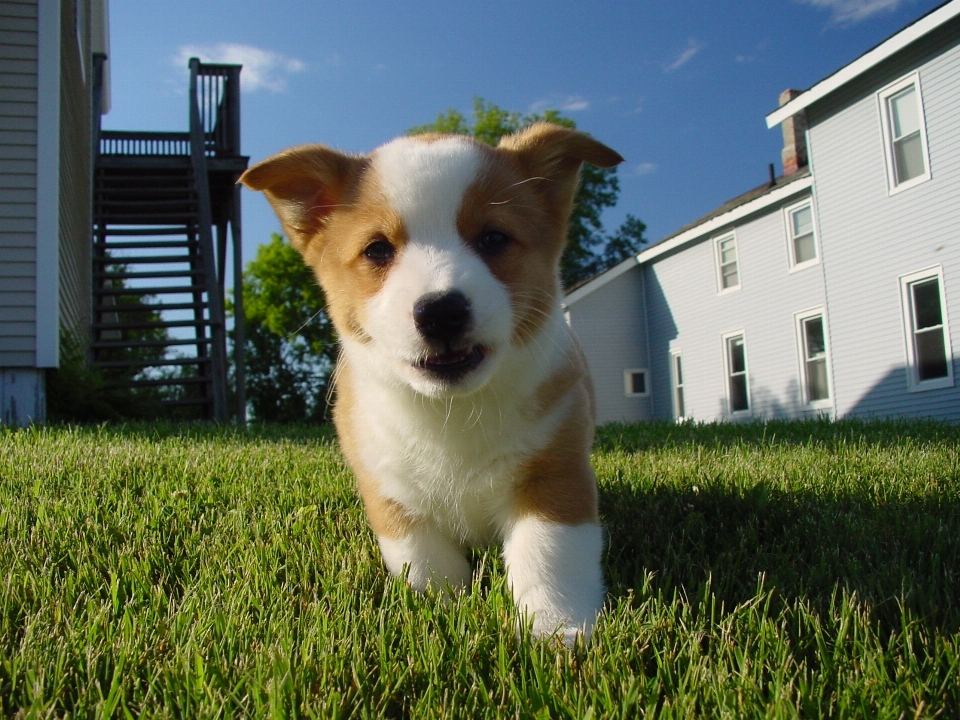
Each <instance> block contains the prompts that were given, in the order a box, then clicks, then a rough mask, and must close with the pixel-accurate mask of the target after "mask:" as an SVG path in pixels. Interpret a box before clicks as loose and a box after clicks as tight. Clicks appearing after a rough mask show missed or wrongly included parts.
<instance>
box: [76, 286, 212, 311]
mask: <svg viewBox="0 0 960 720" xmlns="http://www.w3.org/2000/svg"><path fill="white" fill-rule="evenodd" d="M206 291H207V286H206V285H177V286H169V287H148V288H97V289H95V290H94V291H93V292H94V294H95V295H182V294H185V293H195V292H206ZM117 307H120V306H117Z"/></svg>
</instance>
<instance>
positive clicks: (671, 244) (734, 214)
mask: <svg viewBox="0 0 960 720" xmlns="http://www.w3.org/2000/svg"><path fill="white" fill-rule="evenodd" d="M812 186H813V176H812V175H807V176H806V177H803V178H799V179H797V180H794V181H793V182H791V183H788V184H786V185H782V186H780V187H778V188H777V189H776V190H772V191H771V192H768V193H766V194H765V195H761V196H760V197H758V198H756V199H755V200H751V201H750V202H747V203H744V204H743V205H738V206H737V207H735V208H733V209H732V210H730V211H728V212H725V213H723V214H722V215H716V216H714V217H712V218H710V219H709V220H706V221H704V222H702V223H700V224H699V225H696V226H694V227H692V228H690V229H689V230H686V231H684V232H682V233H679V234H678V235H674V236H673V237H672V238H668V239H667V240H664V241H662V242H659V243H657V244H656V245H654V246H652V247H650V248H647V249H646V250H643V251H641V252H640V253H639V254H638V255H637V263H639V264H641V265H642V264H644V263H646V262H649V261H651V260H653V259H655V258H657V257H659V256H661V255H663V254H665V253H668V252H671V251H672V250H676V249H677V248H678V247H680V246H682V245H686V244H687V243H689V242H692V241H694V240H697V239H699V238H701V237H703V236H704V235H709V234H711V233H713V232H716V231H717V230H720V229H721V228H723V227H725V226H727V225H729V224H731V223H734V222H736V221H737V220H741V219H743V218H745V217H747V216H748V215H753V214H754V213H757V212H760V211H761V210H763V209H765V208H767V207H769V206H770V205H776V204H777V203H780V202H782V201H784V200H786V199H787V198H789V197H792V196H793V195H797V194H799V193H801V192H803V191H804V190H807V189H808V188H810V187H812ZM598 279H599V278H598Z"/></svg>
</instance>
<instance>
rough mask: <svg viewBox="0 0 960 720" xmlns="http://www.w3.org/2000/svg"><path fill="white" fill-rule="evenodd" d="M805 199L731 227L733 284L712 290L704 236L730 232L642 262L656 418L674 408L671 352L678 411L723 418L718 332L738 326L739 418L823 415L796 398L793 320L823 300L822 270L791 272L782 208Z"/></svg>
mask: <svg viewBox="0 0 960 720" xmlns="http://www.w3.org/2000/svg"><path fill="white" fill-rule="evenodd" d="M808 196H809V193H808V192H803V193H801V194H798V195H795V196H794V197H792V198H790V199H789V200H787V201H785V202H784V203H783V204H778V205H776V206H772V207H770V208H767V209H765V210H764V211H762V213H761V214H758V215H755V216H753V217H751V218H746V219H745V220H744V221H742V222H741V223H740V224H739V225H738V226H737V227H736V228H734V230H735V232H736V237H737V252H738V256H739V270H740V289H739V290H734V291H728V292H726V293H723V294H720V293H719V292H718V283H717V265H716V259H715V255H714V249H713V239H714V238H716V237H719V236H720V235H722V234H725V233H726V232H728V231H729V229H728V230H727V231H724V232H722V233H715V234H714V235H711V236H710V237H709V238H704V239H701V240H699V241H697V242H695V243H694V244H692V245H688V246H686V247H685V248H683V249H681V250H679V251H677V252H675V253H674V254H672V255H668V256H664V257H661V258H657V259H655V260H654V261H652V262H650V263H649V264H648V265H646V266H644V271H645V275H646V282H645V287H646V301H647V308H648V322H649V327H650V349H651V364H652V365H653V371H654V375H653V389H654V398H653V405H654V408H655V410H656V417H658V418H670V417H672V414H673V404H672V397H671V391H672V388H671V377H670V365H669V363H670V356H669V353H670V350H671V349H678V350H680V351H681V357H682V359H683V375H684V398H685V405H686V415H687V416H688V417H692V418H693V419H695V420H698V421H710V420H721V419H730V418H731V416H730V413H729V412H728V408H727V390H726V383H727V377H726V370H725V365H724V344H723V341H722V336H723V334H725V333H727V332H732V331H737V330H743V332H744V335H745V338H746V353H747V367H748V379H749V389H750V405H751V410H750V413H749V414H748V415H746V416H743V417H748V418H762V417H804V416H810V415H817V414H821V413H823V412H824V411H823V410H822V409H818V410H813V409H811V408H809V407H808V406H805V405H804V404H803V402H802V398H801V392H800V390H801V380H800V372H801V369H800V361H799V350H798V348H797V334H796V330H795V327H796V322H795V318H794V313H797V312H800V311H803V310H807V309H810V308H812V307H816V306H820V305H823V304H824V291H823V272H822V268H821V265H820V264H815V265H811V266H808V267H806V268H804V269H801V270H798V271H795V272H790V265H789V257H788V254H787V253H788V246H787V238H786V228H785V224H784V215H783V208H784V207H785V206H788V205H792V204H794V203H796V202H798V201H800V200H803V199H804V198H805V197H808ZM828 322H829V318H828ZM828 412H829V411H828ZM738 417H741V416H739V414H738Z"/></svg>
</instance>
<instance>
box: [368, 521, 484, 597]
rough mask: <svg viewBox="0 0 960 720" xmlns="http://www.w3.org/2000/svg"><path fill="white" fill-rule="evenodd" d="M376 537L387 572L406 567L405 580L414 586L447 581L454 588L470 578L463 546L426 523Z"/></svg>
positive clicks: (440, 585) (421, 588) (442, 585)
mask: <svg viewBox="0 0 960 720" xmlns="http://www.w3.org/2000/svg"><path fill="white" fill-rule="evenodd" d="M378 539H379V541H380V551H381V552H382V553H383V560H384V562H385V563H386V564H387V568H388V569H389V570H390V573H391V574H392V575H403V573H404V568H406V573H407V582H408V583H410V586H411V587H412V588H413V589H414V590H417V591H419V592H423V591H424V590H426V589H427V587H433V588H435V589H444V588H445V587H446V586H447V585H449V586H450V588H451V589H454V588H459V587H464V586H465V585H467V584H468V583H469V582H470V575H471V570H470V563H468V562H467V558H466V557H465V556H464V552H463V549H462V548H460V547H459V546H457V545H455V544H454V543H453V542H451V541H450V540H449V539H447V538H446V537H444V536H443V535H442V534H441V533H439V532H438V531H437V530H436V529H435V528H433V527H430V526H429V525H421V526H419V527H417V528H415V529H414V530H412V531H411V532H410V533H409V534H407V535H406V536H404V537H402V538H400V539H399V540H392V539H390V538H385V537H383V536H381V537H380V538H378Z"/></svg>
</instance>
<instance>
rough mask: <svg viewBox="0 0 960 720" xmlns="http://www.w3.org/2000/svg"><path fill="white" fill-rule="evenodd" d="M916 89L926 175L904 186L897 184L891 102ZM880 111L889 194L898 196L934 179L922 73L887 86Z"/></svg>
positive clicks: (879, 103)
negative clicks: (921, 83)
mask: <svg viewBox="0 0 960 720" xmlns="http://www.w3.org/2000/svg"><path fill="white" fill-rule="evenodd" d="M911 85H912V86H913V88H914V91H915V92H916V94H917V114H918V117H919V120H920V148H921V152H922V155H923V163H924V172H923V173H922V174H920V175H917V176H916V177H914V178H910V179H909V180H905V181H904V182H902V183H898V182H897V168H896V161H895V159H894V152H893V142H894V140H893V130H892V123H891V118H890V104H889V101H890V99H891V98H893V97H894V96H896V95H899V94H900V93H901V92H903V91H904V90H906V89H907V88H908V87H910V86H911ZM877 109H878V111H879V113H880V129H881V134H882V139H883V156H884V161H885V162H886V169H887V195H896V194H897V193H901V192H903V191H904V190H909V189H910V188H912V187H914V186H916V185H920V184H921V183H924V182H926V181H927V180H930V178H931V177H932V174H931V171H930V149H929V146H928V145H927V120H926V115H925V113H924V107H923V92H922V89H921V87H920V73H919V72H916V71H914V72H912V73H910V74H909V75H907V76H905V77H902V78H900V79H899V80H897V81H896V82H893V83H891V84H890V85H887V86H886V87H885V88H883V89H882V90H880V91H879V92H878V93H877Z"/></svg>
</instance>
